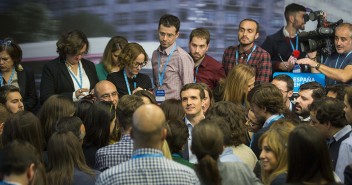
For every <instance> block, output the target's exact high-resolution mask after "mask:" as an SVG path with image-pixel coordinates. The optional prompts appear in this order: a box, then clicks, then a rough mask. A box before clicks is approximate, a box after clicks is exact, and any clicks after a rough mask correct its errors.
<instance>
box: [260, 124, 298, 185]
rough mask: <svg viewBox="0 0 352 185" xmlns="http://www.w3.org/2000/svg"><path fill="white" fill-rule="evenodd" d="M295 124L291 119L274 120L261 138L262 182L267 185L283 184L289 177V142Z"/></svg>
mask: <svg viewBox="0 0 352 185" xmlns="http://www.w3.org/2000/svg"><path fill="white" fill-rule="evenodd" d="M294 127H295V125H294V124H293V123H292V122H291V121H290V120H279V121H277V122H274V123H273V125H272V126H271V127H270V129H269V130H268V131H267V132H265V133H264V134H263V135H262V136H261V137H260V139H259V145H260V146H261V149H262V152H261V153H260V160H261V165H262V171H261V176H262V182H263V183H264V184H265V185H281V184H285V183H286V177H287V166H288V159H287V142H288V137H289V134H290V133H291V131H292V130H293V129H294Z"/></svg>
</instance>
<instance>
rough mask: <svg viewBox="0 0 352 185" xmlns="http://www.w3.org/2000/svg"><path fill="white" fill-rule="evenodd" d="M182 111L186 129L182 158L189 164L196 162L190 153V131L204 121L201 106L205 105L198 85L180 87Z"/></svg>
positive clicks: (195, 158) (202, 93) (201, 89)
mask: <svg viewBox="0 0 352 185" xmlns="http://www.w3.org/2000/svg"><path fill="white" fill-rule="evenodd" d="M180 97H181V102H182V107H183V110H184V111H185V114H186V115H185V118H184V119H183V120H184V122H185V124H186V125H187V127H188V133H189V138H188V143H186V146H185V148H184V151H183V157H184V158H185V159H188V160H189V162H191V163H196V162H197V157H196V156H195V155H194V154H193V153H192V152H191V149H190V148H191V143H192V129H193V127H194V126H195V125H197V124H198V123H199V122H200V121H201V120H203V119H204V113H203V109H202V107H203V105H204V103H205V101H204V98H205V93H204V89H203V87H202V86H201V85H200V84H197V83H190V84H186V85H184V86H183V87H182V89H181V92H180Z"/></svg>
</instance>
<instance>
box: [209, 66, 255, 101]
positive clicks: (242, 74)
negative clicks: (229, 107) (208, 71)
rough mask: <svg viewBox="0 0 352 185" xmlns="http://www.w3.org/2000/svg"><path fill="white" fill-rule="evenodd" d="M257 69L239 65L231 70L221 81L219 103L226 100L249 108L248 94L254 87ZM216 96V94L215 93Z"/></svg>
mask: <svg viewBox="0 0 352 185" xmlns="http://www.w3.org/2000/svg"><path fill="white" fill-rule="evenodd" d="M254 82H255V69H254V68H252V67H251V66H248V65H245V64H238V65H236V66H235V67H234V68H232V69H231V71H230V73H229V74H228V75H227V77H226V79H224V80H222V81H220V87H219V89H218V90H219V91H220V92H219V94H218V95H217V96H218V98H217V99H218V101H221V100H225V101H231V102H233V103H238V104H241V105H243V106H244V107H249V103H248V102H247V94H248V92H249V91H250V90H251V89H252V88H253V87H254ZM214 94H215V93H214Z"/></svg>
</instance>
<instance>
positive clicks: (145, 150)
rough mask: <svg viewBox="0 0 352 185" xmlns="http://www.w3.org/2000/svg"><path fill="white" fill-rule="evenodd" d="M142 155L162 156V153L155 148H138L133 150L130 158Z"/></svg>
mask: <svg viewBox="0 0 352 185" xmlns="http://www.w3.org/2000/svg"><path fill="white" fill-rule="evenodd" d="M144 154H162V155H163V152H162V151H161V150H158V149H155V148H140V149H137V150H134V151H133V153H132V156H135V155H144Z"/></svg>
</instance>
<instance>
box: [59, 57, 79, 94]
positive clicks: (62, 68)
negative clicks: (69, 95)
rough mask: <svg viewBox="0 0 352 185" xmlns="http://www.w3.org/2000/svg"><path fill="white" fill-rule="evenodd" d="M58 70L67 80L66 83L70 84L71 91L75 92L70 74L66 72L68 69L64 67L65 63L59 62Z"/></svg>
mask: <svg viewBox="0 0 352 185" xmlns="http://www.w3.org/2000/svg"><path fill="white" fill-rule="evenodd" d="M59 66H60V70H61V72H62V74H63V75H64V76H65V78H66V79H67V81H68V82H69V83H70V86H71V88H72V91H74V90H75V86H74V84H73V81H72V78H71V75H70V73H69V72H68V68H67V67H66V65H65V63H63V62H60V65H59Z"/></svg>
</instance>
